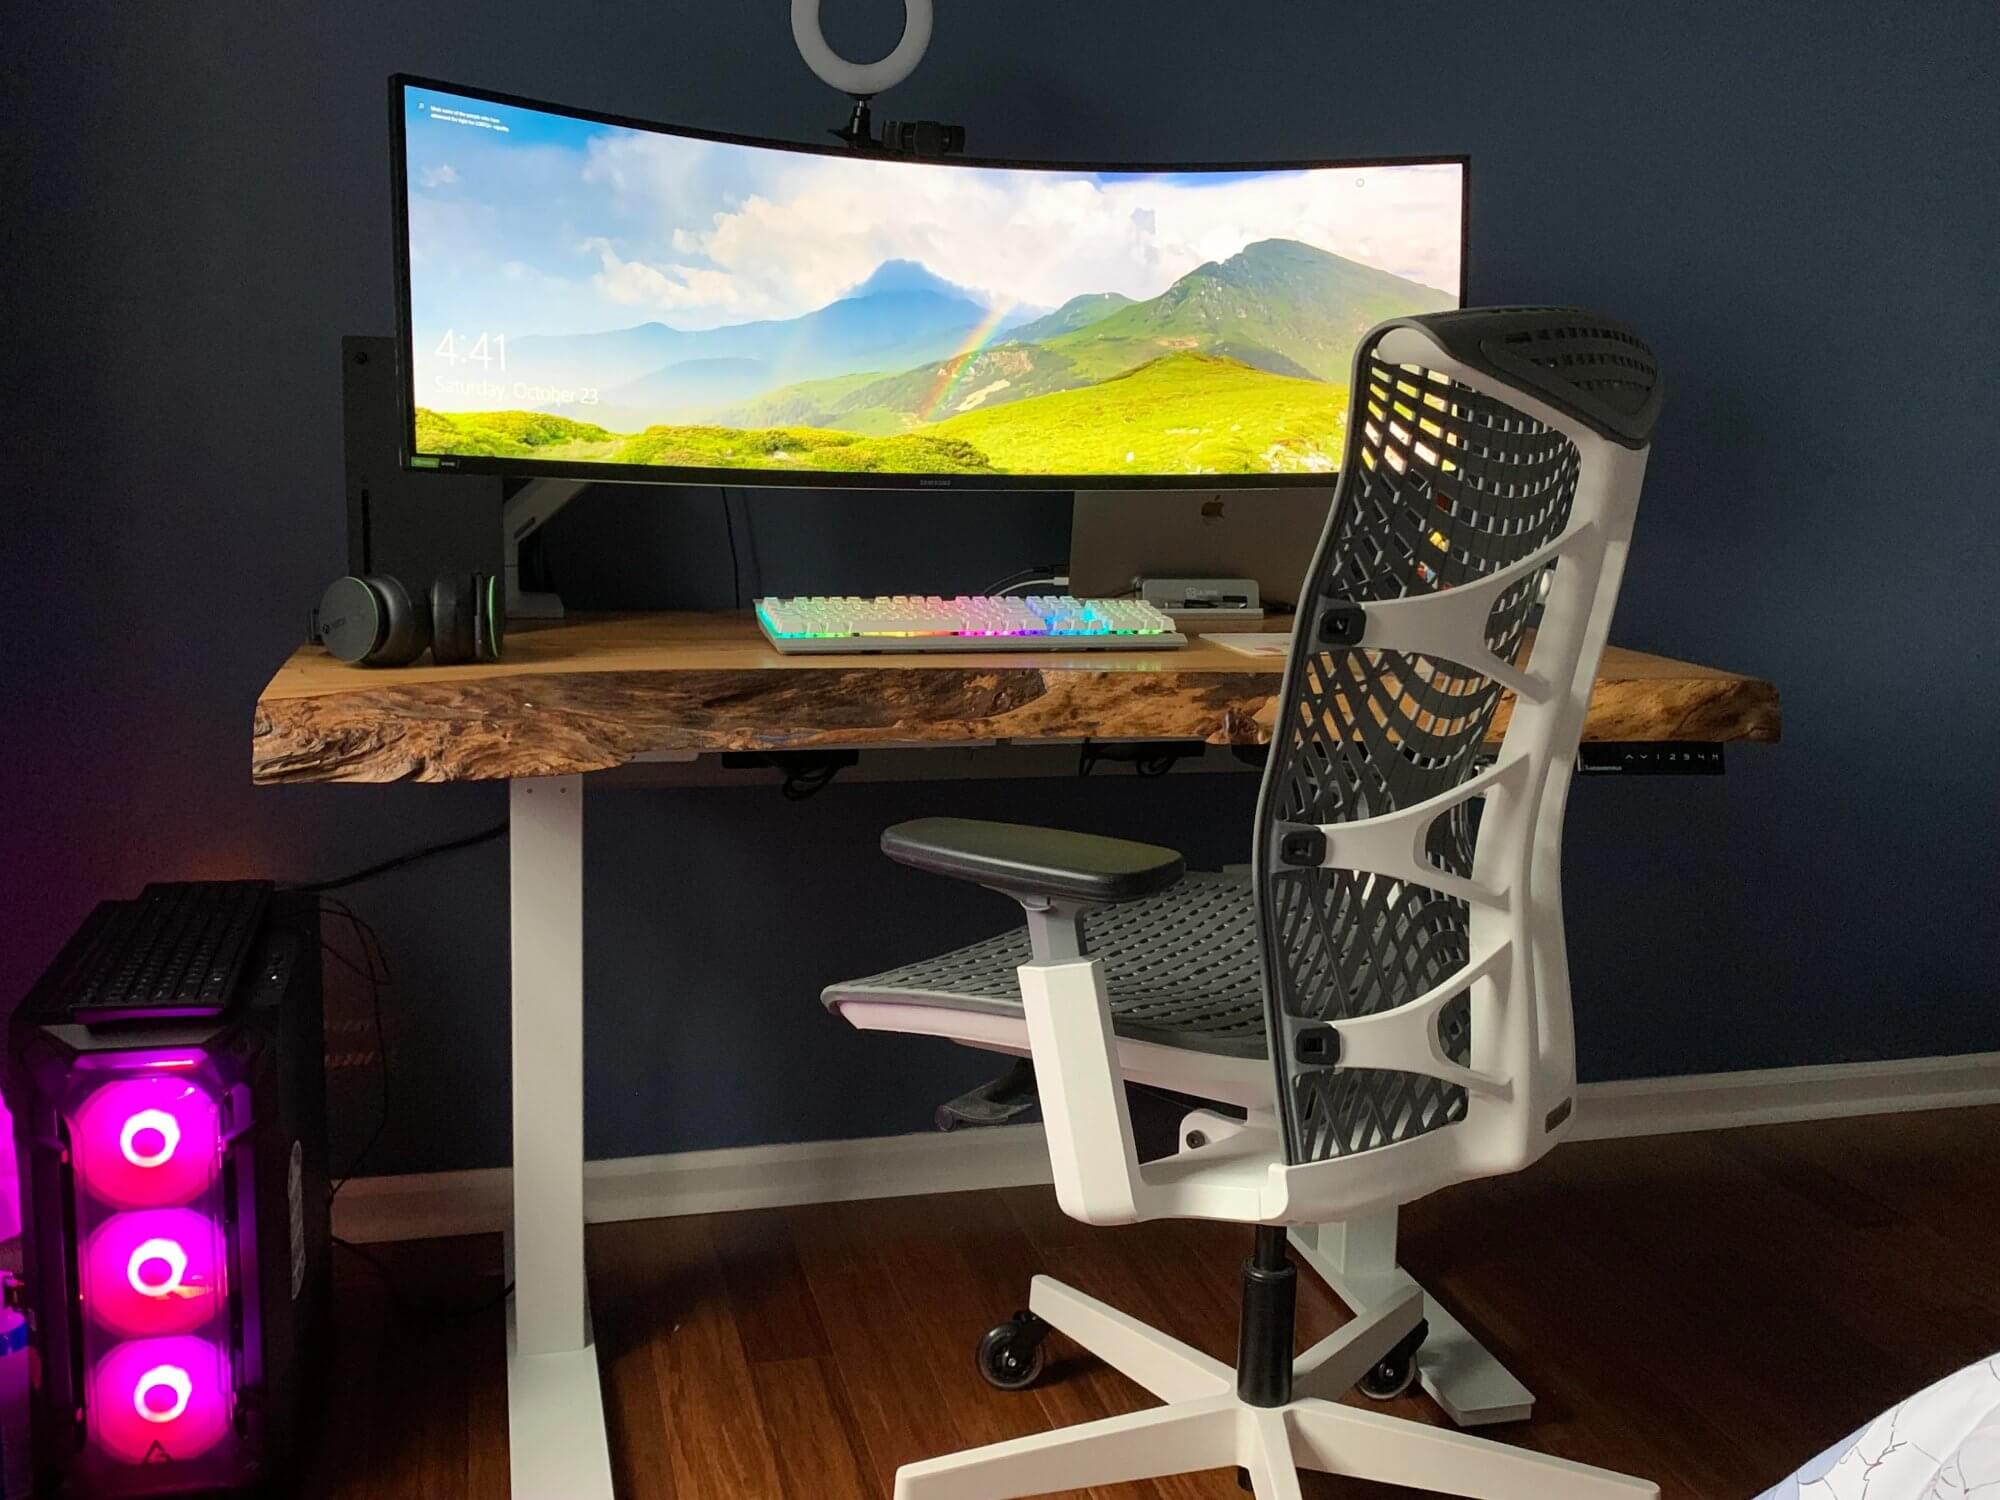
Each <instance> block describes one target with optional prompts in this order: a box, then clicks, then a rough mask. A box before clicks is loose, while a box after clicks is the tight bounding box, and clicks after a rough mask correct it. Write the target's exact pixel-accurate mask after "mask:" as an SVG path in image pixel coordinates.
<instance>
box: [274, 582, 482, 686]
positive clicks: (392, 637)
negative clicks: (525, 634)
mask: <svg viewBox="0 0 2000 1500" xmlns="http://www.w3.org/2000/svg"><path fill="white" fill-rule="evenodd" d="M308 633H309V634H310V636H311V638H312V639H313V640H315V641H317V642H319V644H320V645H322V646H324V647H326V649H327V651H328V652H329V653H331V654H332V656H333V657H334V659H335V660H337V661H349V662H358V663H360V664H361V665H362V666H364V667H406V666H408V665H409V664H410V663H411V662H413V661H415V660H416V659H417V658H418V657H420V656H422V655H423V654H424V651H425V648H427V647H428V648H429V650H430V653H431V659H432V660H433V661H435V662H436V663H437V664H438V665H439V666H441V667H449V666H456V665H458V664H459V663H460V662H469V661H497V660H499V658H500V644H501V641H502V639H503V638H504V637H505V635H506V633H507V611H506V605H505V603H504V601H503V600H502V599H501V597H500V583H499V579H498V578H496V577H495V576H494V575H493V574H491V573H440V574H439V575H438V576H437V577H436V578H434V579H432V580H431V586H430V587H429V588H428V589H426V590H425V591H424V592H423V593H422V594H420V595H416V596H414V597H413V596H412V594H411V591H410V589H409V588H408V587H407V586H406V585H405V584H404V583H403V581H402V580H401V579H399V578H394V577H391V576H390V575H389V574H387V573H363V574H361V575H359V576H358V577H357V576H349V577H346V578H336V579H334V581H333V582H332V583H330V584H328V585H327V587H326V592H325V593H324V594H322V595H321V596H320V601H319V608H318V609H316V610H314V611H313V612H312V624H311V628H310V630H309V632H308Z"/></svg>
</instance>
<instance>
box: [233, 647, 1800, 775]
mask: <svg viewBox="0 0 2000 1500" xmlns="http://www.w3.org/2000/svg"><path fill="white" fill-rule="evenodd" d="M1281 670H1282V663H1281V662H1280V660H1278V659H1277V658H1255V657H1248V656H1244V655H1242V654H1240V653H1238V652H1234V651H1230V650H1228V649H1227V648H1225V647H1221V646H1212V645H1209V644H1206V643H1205V642H1203V641H1202V640H1201V639H1200V638H1199V637H1196V638H1195V640H1194V641H1193V642H1192V643H1191V644H1190V645H1189V646H1187V647H1186V648H1184V649H1182V650H1179V651H1129V652H1128V651H1078V652H1073V653H1065V652H1048V653H1043V652H995V653H992V654H990V655H989V654H986V653H978V654H959V653H953V654H949V655H921V654H919V655H872V656H871V655H861V654H857V655H854V656H781V655H779V654H778V653H777V652H776V651H774V650H772V649H771V647H770V645H769V644H768V643H767V642H766V641H765V640H764V638H763V636H762V635H761V634H760V633H759V632H758V629H757V626H756V624H755V622H754V621H753V620H752V619H751V618H750V616H749V615H748V614H747V613H741V614H648V615H604V616H595V617H590V616H586V617H582V618H578V619H573V620H569V621H565V622H563V623H561V624H556V625H548V626H542V627H530V628H526V629H522V630H519V631H516V632H515V633H514V634H512V635H510V636H509V637H508V639H507V647H506V657H505V659H504V660H502V661H499V662H495V663H491V664H488V665H482V666H465V667H429V666H423V667H406V668H403V669H401V670H384V671H376V670H365V669H361V668H356V667H350V666H346V665H344V664H342V663H340V662H336V661H334V660H332V659H331V658H330V657H328V656H327V655H326V654H325V653H324V652H323V651H321V650H319V649H318V648H317V647H310V646H306V647H301V648H300V649H299V650H298V651H296V652H294V653H293V655H292V659H291V660H290V661H288V662H286V663H285V665H284V667H283V668H281V669H280V670H279V672H278V675H277V676H276V677H274V678H272V679H271V683H270V685H269V686H268V687H266V688H265V689H264V693H263V696H262V697H261V698H259V700H258V702H257V718H256V729H255V733H254V735H253V737H252V741H251V775H252V777H253V778H254V779H255V780H256V781H258V782H261V783H281V782H301V781H401V780H414V781H480V780H512V779H515V778H520V777H534V776H566V775H576V774H580V773H585V772H592V771H604V770H608V769H611V768H612V767H615V766H621V765H625V764H628V763H630V762H632V761H634V760H637V759H641V758H643V757H646V756H648V755H653V754H658V753H660V752H672V751H681V752H685V751H718V750H766V751H770V750H821V749H835V748H847V747H859V746H883V745H901V746H922V745H939V746H943V745H953V744H959V745H962V744H965V743H967V742H973V741H992V740H1004V741H1009V742H1013V743H1017V744H1032V743H1034V742H1037V741H1062V740H1078V739H1085V738H1102V739H1125V740H1130V739H1159V740H1176V739H1178V740H1192V741H1201V742H1205V743H1208V744H1214V745H1252V744H1260V743H1263V742H1265V741H1267V740H1268V739H1269V738H1270V727H1271V719H1272V715H1273V713H1274V711H1275V696H1276V694H1277V691H1278V684H1279V675H1280V672H1281ZM1507 713H1508V704H1507V703H1505V702H1503V704H1502V706H1501V710H1500V713H1499V715H1498V716H1497V717H1496V724H1495V731H1496V734H1497V732H1498V731H1499V730H1500V729H1503V728H1504V727H1505V723H1506V716H1507ZM1584 737H1585V738H1586V739H1590V740H1616V741H1659V740H1694V741H1702V742H1707V743H1723V742H1728V741H1736V740H1775V739H1776V738H1777V737H1778V695H1777V691H1776V689H1775V688H1774V687H1773V686H1772V685H1771V684H1770V683H1768V682H1762V681H1759V680H1757V679H1756V678H1753V677H1744V676H1739V675H1737V674H1735V673H1732V672H1725V671H1721V670H1719V669H1717V668H1714V667H1702V666H1693V665H1690V664H1689V663H1686V662H1678V661H1671V660H1668V659H1667V658H1665V657H1660V656H1649V655H1646V654H1645V653H1643V652H1638V651H1625V650H1621V649H1620V648H1618V647H1616V646H1613V647H1611V648H1610V649H1609V650H1607V651H1606V652H1605V654H1604V661H1603V665H1602V667H1601V668H1600V669H1599V672H1598V678H1597V690H1596V692H1595V693H1594V694H1593V695H1592V698H1591V704H1590V717H1589V719H1588V721H1587V722H1586V724H1585V727H1584Z"/></svg>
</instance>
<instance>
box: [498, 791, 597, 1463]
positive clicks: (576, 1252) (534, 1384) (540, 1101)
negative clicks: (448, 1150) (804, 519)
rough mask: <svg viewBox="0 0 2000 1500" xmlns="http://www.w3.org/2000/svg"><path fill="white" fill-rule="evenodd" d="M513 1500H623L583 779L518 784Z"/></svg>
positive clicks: (510, 1412)
mask: <svg viewBox="0 0 2000 1500" xmlns="http://www.w3.org/2000/svg"><path fill="white" fill-rule="evenodd" d="M510 794H511V801H510V804H509V818H510V826H509V833H508V840H509V851H510V852H509V863H510V867H511V868H510V887H511V892H510V905H511V914H512V923H513V958H514V983H513V989H514V999H513V1022H514V1058H513V1071H514V1079H513V1082H514V1230H513V1236H512V1242H511V1245H510V1250H511V1258H512V1261H513V1270H514V1298H513V1305H512V1307H511V1309H510V1311H509V1315H508V1320H507V1444H508V1462H509V1469H510V1473H511V1475H512V1481H513V1482H512V1490H513V1496H514V1500H612V1495H611V1455H610V1450H609V1448H608V1446H607V1444H606V1442H605V1436H604V1396H603V1392H602V1391H601V1390H600V1389H599V1386H598V1376H597V1351H596V1350H595V1349H594V1348H592V1347H591V1342H590V1306H589V1295H590V1294H589V1288H588V1286H587V1285H586V1282H585V1278H584V1264H583V781H582V778H581V777H577V776H550V777H542V778H537V779H534V780H521V781H515V782H513V783H511V785H510Z"/></svg>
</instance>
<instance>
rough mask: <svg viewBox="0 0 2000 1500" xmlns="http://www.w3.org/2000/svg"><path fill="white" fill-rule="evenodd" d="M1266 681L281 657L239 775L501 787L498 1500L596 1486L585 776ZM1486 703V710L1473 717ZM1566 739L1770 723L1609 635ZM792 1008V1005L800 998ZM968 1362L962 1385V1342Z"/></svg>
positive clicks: (1204, 658)
mask: <svg viewBox="0 0 2000 1500" xmlns="http://www.w3.org/2000/svg"><path fill="white" fill-rule="evenodd" d="M1280 672H1281V663H1280V661H1279V660H1278V659H1275V658H1253V657H1247V656H1243V655H1241V654H1239V653H1237V652H1233V651H1230V650H1227V649H1225V648H1223V647H1220V646H1213V645H1209V644H1206V643H1204V642H1202V641H1200V640H1199V639H1197V640H1196V641H1195V642H1194V643H1193V644H1191V645H1190V646H1189V647H1187V648H1186V649H1184V650H1180V651H1147V652H1122V651H1121V652H1075V653H1054V652H1051V653H1041V652H1034V653H995V654H992V655H985V654H979V655H959V654H952V655H933V656H924V655H898V656H880V655H877V656H869V655H856V656H808V657H786V656H780V655H779V654H778V653H777V652H776V651H774V650H772V649H771V647H770V646H769V645H768V644H767V643H766V642H765V640H764V638H763V636H762V635H761V634H759V633H758V630H757V627H756V624H755V622H754V621H753V620H752V619H751V617H750V616H749V615H748V614H747V613H736V614H717V615H703V614H656V615H609V616H600V617H594V618H593V617H582V618H577V619H572V620H568V621H565V622H563V623H561V624H555V625H545V626H537V627H531V628H526V629H523V630H520V631H518V632H516V633H515V634H513V635H512V636H510V637H509V638H508V640H507V648H506V658H505V659H504V660H503V661H500V662H495V663H491V664H488V665H483V666H462V667H429V666H425V667H406V668H402V669H400V670H386V671H375V670H368V669H365V668H356V667H350V666H344V665H342V664H340V663H338V662H335V661H333V660H332V659H331V658H329V657H328V656H327V655H326V653H325V652H323V651H321V650H320V649H319V648H317V647H302V648H301V649H299V650H298V651H296V652H294V653H293V654H292V658H291V660H290V661H288V662H286V663H285V665H284V666H283V667H282V668H281V669H280V670H279V672H278V675H277V676H276V677H274V678H272V679H271V682H270V685H269V686H267V687H266V688H265V689H264V692H263V695H262V696H261V697H260V698H259V699H258V701H257V713H256V722H255V729H254V731H253V734H252V737H251V775H252V777H253V778H254V779H255V780H256V781H257V782H259V783H261V784H265V785H278V784H286V783H298V782H386V781H434V782H446V781H480V780H487V781H493V780H505V781H507V782H508V783H509V784H510V792H509V798H510V800H509V821H508V861H509V917H510V949H511V958H512V991H513V994H512V1008H511V1025H512V1051H513V1059H512V1071H513V1086H512V1091H511V1092H512V1114H513V1189H514V1214H513V1229H512V1233H511V1236H510V1248H511V1251H512V1261H513V1271H514V1287H515V1290H514V1296H513V1298H512V1300H511V1301H510V1303H509V1306H508V1339H507V1422H508V1462H509V1468H510V1475H511V1485H512V1493H513V1495H514V1496H515V1497H516V1500H553V1497H557V1496H560V1497H562V1500H613V1490H612V1477H611V1474H612V1471H611V1463H610V1449H609V1445H608V1442H607V1437H606V1429H605V1422H604V1403H603V1394H602V1390H601V1388H600V1383H599V1374H598V1365H597V1357H596V1352H595V1350H594V1349H593V1347H592V1344H591V1334H590V1312H589V1290H588V1285H587V1281H586V1277H585V1270H584V1237H583V1226H584V1220H585V1206H584V1169H583V927H584V923H583V808H584V801H585V797H584V789H585V787H586V786H587V785H591V784H601V783H605V782H607V781H609V782H610V783H611V784H616V780H617V778H616V777H615V776H613V777H610V778H607V777H605V776H603V775H600V774H597V773H607V772H617V771H618V769H619V768H621V767H625V766H639V765H640V764H641V763H644V762H650V761H663V760H664V761H684V760H688V759H692V758H694V757H697V756H699V755H701V754H703V753H706V752H711V751H728V750H755V751H767V752H768V751H778V750H828V749H869V748H880V749H893V748H910V747H916V748H921V747H931V748H934V749H939V750H943V749H951V748H960V749H963V748H965V747H969V746H997V745H1010V746H1035V745H1055V744H1060V743H1063V742H1074V741H1077V740H1083V739H1106V740H1183V741H1190V742H1199V743H1204V744H1211V745H1254V744H1260V743H1264V742H1266V741H1268V740H1269V738H1270V731H1271V724H1272V719H1273V716H1274V713H1275V697H1276V694H1277V692H1278V688H1279V680H1280ZM1508 711H1509V710H1508V706H1507V705H1506V704H1505V703H1503V706H1502V708H1501V710H1500V716H1499V721H1498V723H1496V726H1495V728H1496V732H1497V730H1498V729H1500V728H1502V727H1504V724H1505V717H1506V714H1507V713H1508ZM1584 737H1585V738H1586V739H1590V740H1602V741H1624V742H1634V741H1697V742H1703V743H1709V744H1717V743H1725V742H1729V741H1740V740H1766V741H1768V740H1775V739H1777V737H1778V697H1777V692H1776V689H1774V688H1773V687H1772V685H1771V684H1770V683H1768V682H1761V681H1758V680H1757V679H1755V678H1752V677H1743V676H1738V675H1737V674H1735V673H1732V672H1725V671H1721V670H1718V669H1716V668H1713V667H1700V666H1691V665H1689V664H1688V663H1686V662H1678V661H1669V660H1667V659H1666V658H1664V657H1658V656H1648V655H1645V654H1644V653H1642V652H1637V651H1622V650H1619V649H1618V648H1617V647H1612V648H1611V649H1610V650H1609V651H1607V652H1606V653H1605V656H1604V661H1603V665H1602V667H1601V669H1600V671H1599V673H1598V678H1597V687H1596V691H1595V693H1594V694H1593V696H1592V698H1591V704H1590V715H1589V718H1588V720H1587V722H1586V724H1585V728H1584ZM990 753H992V752H990V751H984V750H982V751H981V752H980V755H981V757H982V758H984V757H985V756H986V755H988V754H990ZM1034 753H1039V752H1034ZM800 1005H801V1007H802V1014H803V1013H804V1010H805V1009H809V1008H811V1006H812V997H811V996H801V997H800ZM1293 1242H1294V1244H1295V1245H1296V1246H1297V1247H1298V1249H1299V1250H1300V1252H1301V1253H1302V1254H1303V1256H1304V1257H1305V1259H1306V1260H1307V1261H1308V1263H1309V1264H1310V1265H1311V1266H1312V1267H1313V1269H1314V1270H1315V1271H1317V1272H1318V1273H1319V1274H1320V1275H1321V1276H1322V1277H1324V1278H1325V1279H1326V1280H1327V1281H1328V1283H1329V1284H1330V1285H1331V1286H1332V1287H1333V1289H1334V1290H1335V1291H1336V1292H1337V1293H1338V1294H1339V1295H1340V1296H1341V1297H1342V1299H1343V1300H1344V1301H1346V1302H1347V1303H1348V1305H1349V1306H1351V1307H1354V1308H1356V1309H1357V1310H1358V1309H1361V1308H1365V1307H1369V1306H1373V1305H1375V1304H1376V1303H1377V1302H1379V1301H1380V1300H1381V1299H1383V1298H1385V1297H1388V1296H1393V1295H1398V1294H1399V1293H1400V1291H1401V1288H1402V1287H1404V1286H1407V1285H1409V1279H1408V1277H1407V1275H1406V1273H1404V1272H1403V1271H1402V1270H1401V1269H1400V1268H1399V1267H1398V1265H1397V1263H1396V1215H1395V1214H1394V1213H1393V1212H1390V1213H1386V1214H1382V1215H1377V1216H1375V1217H1374V1218H1372V1219H1369V1220H1366V1221H1360V1222H1355V1223H1349V1224H1341V1225H1318V1226H1302V1227H1300V1228H1298V1229H1295V1230H1294V1232H1293ZM1425 1301H1426V1309H1425V1313H1426V1318H1427V1319H1428V1321H1429V1323H1430V1335H1429V1337H1428V1339H1427V1340H1426V1342H1425V1345H1424V1350H1423V1353H1422V1355H1421V1356H1420V1359H1419V1368H1420V1370H1421V1373H1422V1375H1423V1381H1424V1387H1425V1389H1426V1390H1428V1391H1430V1392H1431V1394H1432V1395H1433V1396H1435V1397H1436V1398H1437V1399H1438V1402H1439V1404H1440V1405H1441V1406H1443V1408H1444V1409H1445V1411H1446V1412H1447V1413H1448V1414H1449V1415H1450V1416H1451V1417H1452V1418H1453V1419H1454V1420H1455V1421H1458V1422H1460V1423H1462V1424H1472V1423H1479V1422H1497V1421H1507V1420H1516V1419H1520V1418H1523V1417H1526V1416H1527V1415H1529V1413H1530V1412H1531V1411H1532V1409H1533V1401H1534V1398H1533V1397H1532V1396H1531V1395H1530V1394H1529V1393H1528V1391H1527V1389H1526V1388H1525V1387H1523V1386H1522V1385H1521V1383H1520V1382H1519V1381H1518V1380H1516V1379H1515V1378H1514V1377H1513V1376H1512V1375H1511V1374H1509V1373H1508V1371H1507V1370H1506V1369H1505V1367H1504V1366H1502V1365H1501V1364H1500V1362H1499V1361H1498V1360H1497V1359H1495V1358H1494V1357H1493V1355H1492V1354H1490V1353H1489V1352H1488V1351H1486V1350H1484V1349H1482V1348H1481V1347H1480V1346H1479V1345H1478V1343H1477V1342H1476V1341H1475V1340H1474V1339H1473V1338H1472V1336H1471V1335H1470V1334H1469V1333H1468V1332H1467V1331H1466V1330H1465V1329H1464V1328H1463V1326H1461V1325H1460V1324H1459V1323H1458V1321H1457V1319H1456V1318H1454V1317H1453V1316H1452V1315H1451V1312H1450V1310H1449V1309H1448V1308H1446V1307H1443V1306H1441V1305H1440V1304H1438V1303H1437V1302H1435V1301H1434V1300H1432V1299H1430V1298H1426V1299H1425ZM1005 1311H1006V1309H1005V1308H996V1309H995V1311H994V1316H995V1317H998V1316H1000V1315H1001V1314H1003V1313H1004V1312H1005ZM966 1368H967V1372H968V1374H967V1378H968V1379H970V1378H971V1376H970V1371H971V1360H970V1359H969V1358H968V1359H967V1361H966Z"/></svg>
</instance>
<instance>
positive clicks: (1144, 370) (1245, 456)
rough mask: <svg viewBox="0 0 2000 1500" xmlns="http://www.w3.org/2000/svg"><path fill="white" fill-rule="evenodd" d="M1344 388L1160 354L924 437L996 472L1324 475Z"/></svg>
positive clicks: (1214, 360)
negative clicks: (947, 441)
mask: <svg viewBox="0 0 2000 1500" xmlns="http://www.w3.org/2000/svg"><path fill="white" fill-rule="evenodd" d="M1346 412H1347V387H1346V386H1345V385H1344V384H1342V385H1335V384H1333V383H1331V382H1329V381H1323V380H1301V379H1297V378H1294V377H1291V376H1285V375H1273V374H1270V373H1269V372H1267V371H1264V370H1257V369H1252V368H1251V367H1250V366H1248V365H1245V364H1242V363H1240V362H1238V361H1236V360H1231V359H1224V358H1220V357H1218V356H1215V355H1209V354H1170V355H1167V356H1165V357H1163V358H1160V359H1156V360H1154V361H1153V362H1152V363H1150V364H1147V365H1142V366H1140V367H1139V368H1138V369H1136V370H1132V371H1130V372H1128V373H1126V374H1124V375H1119V376H1116V377H1114V378H1112V379H1110V380H1105V381H1100V382H1099V383H1098V384H1096V385H1091V386H1085V387H1082V388H1081V389H1078V390H1073V391H1059V392H1057V393H1055V394H1053V395H1048V396H1036V397H1032V398H1030V399H1028V400H1026V401H1016V402H1013V403H1011V404H1009V405H1006V406H996V407H994V408H992V409H991V410H988V411H975V412H969V413H967V414H966V415H964V416H961V417H953V418H951V419H950V420H949V421H944V422H937V423H934V424H932V425H931V426H929V427H927V428H925V429H923V430H924V431H925V432H926V433H928V434H932V435H934V436H936V437H939V438H951V439H956V440H960V441H963V442H967V443H970V444H971V445H972V446H973V447H975V448H977V449H978V450H979V451H980V452H982V453H984V454H985V455H986V456H987V458H988V459H990V460H991V462H992V465H993V467H994V468H995V469H997V470H999V471H1000V472H1002V473H1054V474H1118V473H1131V474H1229V473H1256V474H1299V473H1330V472H1332V470H1333V469H1334V468H1335V467H1336V466H1337V465H1338V464H1339V462H1340V452H1341V447H1342V444H1343V443H1344V441H1345V437H1346V426H1347V416H1346Z"/></svg>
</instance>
